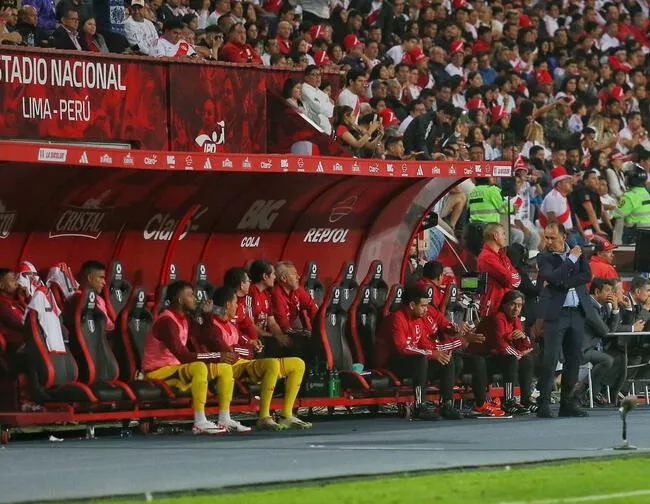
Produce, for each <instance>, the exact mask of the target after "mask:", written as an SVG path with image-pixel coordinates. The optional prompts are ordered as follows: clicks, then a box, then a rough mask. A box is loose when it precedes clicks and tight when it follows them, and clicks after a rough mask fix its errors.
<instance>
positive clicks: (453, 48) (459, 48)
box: [449, 40, 465, 54]
mask: <svg viewBox="0 0 650 504" xmlns="http://www.w3.org/2000/svg"><path fill="white" fill-rule="evenodd" d="M449 52H450V53H451V54H454V53H457V52H465V44H464V43H463V41H462V40H454V41H453V42H452V43H451V45H450V46H449Z"/></svg>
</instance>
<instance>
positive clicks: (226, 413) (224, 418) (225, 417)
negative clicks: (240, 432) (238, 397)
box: [219, 410, 230, 424]
mask: <svg viewBox="0 0 650 504" xmlns="http://www.w3.org/2000/svg"><path fill="white" fill-rule="evenodd" d="M226 422H230V410H220V411H219V423H220V424H224V423H226Z"/></svg>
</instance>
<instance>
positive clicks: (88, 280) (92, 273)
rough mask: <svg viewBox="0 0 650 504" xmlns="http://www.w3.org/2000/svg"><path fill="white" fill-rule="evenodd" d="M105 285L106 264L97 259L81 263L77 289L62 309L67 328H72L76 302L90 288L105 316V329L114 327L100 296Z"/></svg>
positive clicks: (104, 302)
mask: <svg viewBox="0 0 650 504" xmlns="http://www.w3.org/2000/svg"><path fill="white" fill-rule="evenodd" d="M105 286H106V266H104V264H102V263H101V262H99V261H86V262H85V263H83V264H82V265H81V271H80V272H79V290H78V291H77V292H75V293H74V294H73V295H72V296H70V297H69V298H68V300H67V301H66V303H65V307H64V309H63V319H64V322H65V325H66V327H67V328H68V330H70V331H72V330H74V316H75V311H76V309H77V303H78V302H79V298H80V297H81V296H82V295H83V293H84V292H85V291H86V290H88V289H91V290H93V291H94V292H95V299H96V303H97V308H99V309H100V310H101V311H102V313H103V314H104V316H105V317H106V331H113V330H114V329H115V321H114V320H111V317H109V316H108V311H107V309H106V301H105V300H104V298H103V297H102V296H103V294H104V287H105Z"/></svg>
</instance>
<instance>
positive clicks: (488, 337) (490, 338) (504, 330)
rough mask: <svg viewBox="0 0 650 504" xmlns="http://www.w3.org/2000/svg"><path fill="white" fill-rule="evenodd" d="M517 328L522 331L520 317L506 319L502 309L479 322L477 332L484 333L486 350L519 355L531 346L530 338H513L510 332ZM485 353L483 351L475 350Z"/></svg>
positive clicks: (499, 353)
mask: <svg viewBox="0 0 650 504" xmlns="http://www.w3.org/2000/svg"><path fill="white" fill-rule="evenodd" d="M515 330H519V331H522V332H523V330H524V329H523V326H522V325H521V319H519V318H516V319H514V320H508V317H506V314H505V313H503V312H502V311H499V312H497V313H495V314H494V315H491V316H490V317H487V318H485V319H483V320H481V323H480V324H479V328H478V331H477V332H479V333H481V334H483V335H485V348H486V349H487V352H489V353H491V354H496V355H514V356H515V357H521V356H522V355H523V352H525V351H526V350H528V349H530V348H532V347H533V344H532V342H531V341H530V338H528V336H526V337H525V338H522V339H518V340H514V339H512V332H513V331H515ZM476 353H485V352H476Z"/></svg>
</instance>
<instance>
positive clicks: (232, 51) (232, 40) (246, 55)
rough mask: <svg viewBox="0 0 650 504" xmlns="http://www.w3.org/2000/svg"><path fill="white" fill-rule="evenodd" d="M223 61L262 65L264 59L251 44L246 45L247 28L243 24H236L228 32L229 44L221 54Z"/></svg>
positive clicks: (225, 45)
mask: <svg viewBox="0 0 650 504" xmlns="http://www.w3.org/2000/svg"><path fill="white" fill-rule="evenodd" d="M219 59H220V60H221V61H229V62H231V63H252V64H254V65H261V64H262V58H261V57H260V55H259V54H258V53H257V52H256V51H255V49H253V47H252V46H251V45H250V44H247V43H246V28H244V25H243V24H241V23H235V24H234V25H232V27H231V28H230V31H229V32H228V42H226V43H225V44H224V46H223V48H222V49H221V53H220V54H219Z"/></svg>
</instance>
